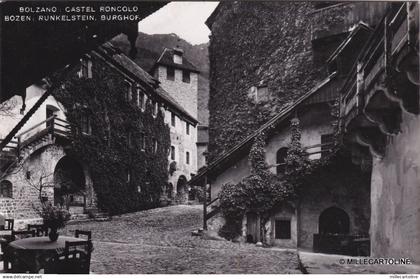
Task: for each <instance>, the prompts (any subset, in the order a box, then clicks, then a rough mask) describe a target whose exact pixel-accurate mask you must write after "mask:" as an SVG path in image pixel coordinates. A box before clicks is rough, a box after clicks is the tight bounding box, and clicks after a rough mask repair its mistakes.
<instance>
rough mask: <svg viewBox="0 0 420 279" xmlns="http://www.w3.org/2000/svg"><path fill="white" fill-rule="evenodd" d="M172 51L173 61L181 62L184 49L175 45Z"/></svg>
mask: <svg viewBox="0 0 420 279" xmlns="http://www.w3.org/2000/svg"><path fill="white" fill-rule="evenodd" d="M173 51H174V63H176V64H182V55H183V54H184V51H183V50H182V48H180V47H179V46H177V47H175V48H174V49H173Z"/></svg>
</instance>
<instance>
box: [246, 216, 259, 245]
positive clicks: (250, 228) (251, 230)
mask: <svg viewBox="0 0 420 279" xmlns="http://www.w3.org/2000/svg"><path fill="white" fill-rule="evenodd" d="M259 231H260V226H259V219H258V215H257V214H255V213H248V214H247V222H246V240H247V242H252V243H257V242H258V241H260V233H259Z"/></svg>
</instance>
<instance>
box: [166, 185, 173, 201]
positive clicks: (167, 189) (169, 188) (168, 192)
mask: <svg viewBox="0 0 420 279" xmlns="http://www.w3.org/2000/svg"><path fill="white" fill-rule="evenodd" d="M173 191H174V185H172V183H170V182H169V184H168V188H166V194H167V196H168V198H169V199H172V193H173Z"/></svg>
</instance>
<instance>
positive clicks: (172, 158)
mask: <svg viewBox="0 0 420 279" xmlns="http://www.w3.org/2000/svg"><path fill="white" fill-rule="evenodd" d="M171 160H173V161H175V146H171Z"/></svg>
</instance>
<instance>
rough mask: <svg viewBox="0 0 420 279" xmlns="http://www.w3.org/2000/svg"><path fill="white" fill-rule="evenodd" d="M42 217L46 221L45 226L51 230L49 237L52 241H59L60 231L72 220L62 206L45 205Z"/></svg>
mask: <svg viewBox="0 0 420 279" xmlns="http://www.w3.org/2000/svg"><path fill="white" fill-rule="evenodd" d="M40 215H41V217H42V219H43V220H44V225H45V226H46V227H47V228H49V233H48V236H49V238H50V240H51V241H57V239H58V229H62V228H64V227H65V226H66V223H67V221H68V220H70V213H69V212H68V211H67V210H66V209H65V208H63V207H61V206H54V205H51V204H43V205H42V207H41V210H40Z"/></svg>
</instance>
